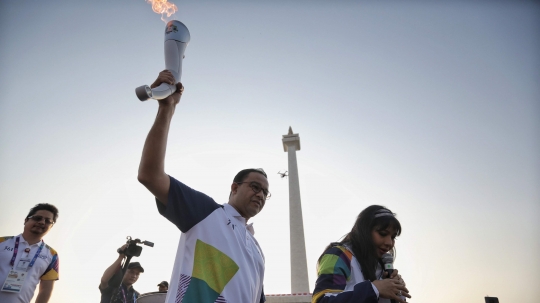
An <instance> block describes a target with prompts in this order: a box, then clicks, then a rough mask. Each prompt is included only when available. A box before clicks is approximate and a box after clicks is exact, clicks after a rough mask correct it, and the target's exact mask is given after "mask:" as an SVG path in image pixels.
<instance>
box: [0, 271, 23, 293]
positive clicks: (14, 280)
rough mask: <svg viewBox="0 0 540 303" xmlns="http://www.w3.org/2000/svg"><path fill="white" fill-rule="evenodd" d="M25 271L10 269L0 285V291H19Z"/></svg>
mask: <svg viewBox="0 0 540 303" xmlns="http://www.w3.org/2000/svg"><path fill="white" fill-rule="evenodd" d="M26 275H27V272H26V271H21V270H17V269H12V270H10V271H9V273H8V276H7V278H6V281H5V282H4V285H3V286H2V289H1V290H2V291H6V292H14V293H19V292H21V289H22V287H23V284H24V280H25V279H26Z"/></svg>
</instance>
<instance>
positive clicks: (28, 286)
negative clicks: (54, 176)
mask: <svg viewBox="0 0 540 303" xmlns="http://www.w3.org/2000/svg"><path fill="white" fill-rule="evenodd" d="M56 219H58V209H57V208H56V207H55V206H54V205H51V204H47V203H41V204H37V205H36V206H34V207H33V208H32V209H30V212H29V213H28V216H26V218H25V220H24V230H23V233H22V234H20V235H18V236H15V237H0V280H1V282H0V283H2V288H1V291H0V302H2V303H28V302H30V300H31V299H32V297H33V296H34V292H35V290H36V286H37V284H38V283H39V291H38V296H37V298H36V301H35V302H36V303H47V302H49V299H50V297H51V294H52V290H53V286H54V282H55V281H56V280H58V272H59V261H58V253H57V252H56V251H55V250H54V249H52V248H51V247H49V246H48V245H46V244H45V242H43V237H44V236H45V235H46V234H47V233H48V232H49V230H51V228H52V226H53V225H54V223H55V222H56Z"/></svg>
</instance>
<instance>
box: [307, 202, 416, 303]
mask: <svg viewBox="0 0 540 303" xmlns="http://www.w3.org/2000/svg"><path fill="white" fill-rule="evenodd" d="M400 234H401V224H400V223H399V221H398V220H397V219H396V217H395V214H394V213H392V212H391V211H390V210H389V209H387V208H385V207H383V206H379V205H371V206H369V207H367V208H366V209H364V210H363V211H362V212H361V213H360V215H358V218H357V219H356V222H355V223H354V226H353V228H352V230H351V231H350V232H349V233H348V234H347V235H345V237H344V238H343V240H341V241H340V242H337V243H331V244H330V245H328V247H326V249H325V251H324V253H323V254H322V255H321V256H320V257H319V260H318V262H317V274H318V278H317V282H316V284H315V290H314V291H313V297H312V299H311V302H312V303H353V302H354V303H376V302H387V303H390V302H400V303H404V302H405V297H407V298H410V297H411V296H410V295H409V291H408V290H407V288H406V287H405V282H404V281H403V280H402V279H401V276H400V275H398V274H397V270H394V271H393V273H392V274H391V275H390V277H388V273H387V272H385V271H384V269H383V268H384V264H383V261H382V256H383V255H384V254H387V253H390V254H391V255H392V256H393V255H394V254H395V249H394V244H395V238H396V237H397V236H399V235H400ZM385 259H386V258H385Z"/></svg>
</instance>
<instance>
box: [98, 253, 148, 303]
mask: <svg viewBox="0 0 540 303" xmlns="http://www.w3.org/2000/svg"><path fill="white" fill-rule="evenodd" d="M127 246H128V245H127V244H125V245H124V246H122V247H121V248H120V249H119V250H118V251H125V250H126V248H127ZM125 257H126V255H124V254H122V253H120V254H118V258H117V259H116V261H114V262H113V264H111V266H109V267H108V268H107V269H106V270H105V272H104V273H103V276H102V277H101V283H100V284H99V291H100V292H101V301H100V303H135V301H136V300H137V298H138V297H139V295H140V294H139V292H138V291H136V290H135V289H134V288H133V284H135V282H137V280H138V279H139V275H140V274H141V273H142V272H144V268H142V266H141V264H140V263H139V262H131V263H129V265H128V268H127V270H126V273H125V275H122V261H123V260H124V258H125Z"/></svg>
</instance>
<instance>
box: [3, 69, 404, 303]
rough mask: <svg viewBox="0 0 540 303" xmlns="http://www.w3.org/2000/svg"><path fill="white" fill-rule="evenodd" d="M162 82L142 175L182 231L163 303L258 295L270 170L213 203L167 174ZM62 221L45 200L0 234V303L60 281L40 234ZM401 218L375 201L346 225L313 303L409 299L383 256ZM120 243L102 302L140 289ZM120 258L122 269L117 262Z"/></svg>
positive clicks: (244, 179) (242, 176) (248, 175)
mask: <svg viewBox="0 0 540 303" xmlns="http://www.w3.org/2000/svg"><path fill="white" fill-rule="evenodd" d="M161 83H168V84H172V85H176V88H177V89H176V92H175V93H174V94H172V95H171V96H169V97H167V98H165V99H163V100H159V108H158V112H157V116H156V118H155V121H154V124H153V125H152V127H151V129H150V131H149V133H148V136H147V138H146V141H145V144H144V148H143V153H142V157H141V161H140V166H139V172H138V180H139V182H141V183H142V184H143V185H144V186H145V187H146V188H147V189H148V190H149V191H150V192H151V193H152V194H153V196H154V197H155V203H156V207H157V210H158V212H159V213H160V214H161V215H162V216H163V217H165V218H166V219H167V220H169V221H170V222H172V223H173V224H174V225H176V226H177V227H178V229H179V230H180V231H181V232H182V234H181V237H180V245H179V246H178V247H179V248H178V251H177V253H176V259H175V261H174V265H173V267H172V276H171V280H170V282H171V284H170V286H171V287H170V290H169V283H168V282H167V281H163V282H160V283H159V284H158V290H159V292H167V291H168V293H167V296H166V298H167V299H166V302H167V303H177V302H238V303H258V302H261V303H262V302H264V301H265V300H266V299H265V295H264V287H263V284H264V283H263V281H264V274H265V261H264V254H263V251H262V249H261V247H260V246H259V243H258V242H257V240H256V239H255V237H254V228H253V224H252V223H248V221H249V220H250V219H251V218H252V217H254V216H256V215H257V214H258V213H259V212H260V211H261V210H262V209H263V208H264V205H265V203H266V200H267V199H269V198H270V196H271V194H270V192H269V183H268V178H267V175H266V173H265V172H264V170H263V169H260V168H248V169H243V170H241V171H240V172H238V173H237V174H236V176H235V177H234V178H233V180H232V183H231V185H230V194H229V198H228V202H227V203H224V204H218V203H217V202H216V201H214V199H212V198H211V197H209V196H207V195H206V194H204V193H202V192H200V191H197V190H195V189H192V188H190V187H189V186H188V185H186V184H184V183H182V182H181V181H178V180H177V179H175V178H174V177H172V176H170V175H168V174H167V173H165V152H166V148H167V139H168V133H169V127H170V123H171V120H172V118H173V115H174V113H175V110H176V106H177V104H178V103H179V101H180V97H181V95H182V93H183V91H184V87H183V86H182V84H181V83H175V79H174V77H173V75H172V74H171V73H170V72H168V71H166V70H165V71H162V72H161V73H160V74H159V75H158V77H157V79H156V81H155V82H154V83H153V84H152V88H154V87H157V86H159V85H160V84H161ZM57 218H58V210H57V209H56V207H54V206H52V205H50V204H38V205H36V206H35V207H34V208H32V209H31V210H30V212H29V214H28V215H27V216H26V218H25V220H24V223H25V225H24V231H23V233H22V234H20V235H18V236H15V237H3V238H0V245H2V246H1V247H0V249H1V250H0V279H3V280H4V281H5V282H4V284H3V286H2V291H0V302H2V303H28V302H29V301H30V300H31V299H32V297H33V295H34V292H35V289H36V287H37V285H38V284H39V290H38V295H37V298H36V303H46V302H48V301H49V298H50V296H51V293H52V290H53V286H54V281H55V280H58V277H59V275H58V272H59V261H58V254H57V252H56V251H55V250H54V249H52V248H51V247H49V246H48V245H45V243H44V242H43V237H44V236H45V235H46V234H47V232H48V231H49V230H50V229H51V228H52V226H53V225H54V223H55V222H56V220H57ZM401 230H402V229H401V224H400V223H399V221H398V220H397V218H396V215H395V214H394V213H393V212H392V211H390V210H389V209H388V208H385V207H383V206H378V205H372V206H369V207H367V208H365V209H364V210H362V211H361V212H360V214H359V216H358V218H357V220H356V222H355V223H354V225H353V227H352V229H351V231H350V232H349V233H348V234H347V235H346V236H345V237H344V238H343V239H342V240H341V241H339V242H335V243H331V244H329V245H328V247H327V248H326V249H325V250H324V252H323V253H322V255H321V256H320V258H319V260H318V264H317V274H318V278H317V281H316V283H315V288H314V291H313V297H312V303H340V302H343V303H345V302H351V303H352V302H355V303H375V302H390V300H393V301H395V302H400V303H404V302H405V301H406V298H410V297H411V296H410V295H409V291H408V289H407V287H406V285H405V282H404V280H403V278H402V277H401V275H400V274H398V272H397V270H394V271H393V272H392V273H391V274H390V275H389V274H388V273H387V272H386V271H384V270H383V263H382V257H383V255H384V254H386V253H390V254H393V253H394V249H395V248H394V244H395V238H396V237H397V236H399V235H400V234H401ZM125 248H126V246H125V245H124V246H123V247H121V248H120V249H119V251H120V253H119V255H118V257H117V259H116V260H115V261H114V262H113V263H112V264H111V265H110V266H109V267H108V268H107V269H106V270H105V272H104V273H103V276H102V278H101V281H100V284H99V291H100V292H101V303H134V302H136V300H137V298H138V297H139V296H140V293H139V292H137V291H136V290H135V289H134V287H133V284H135V282H137V280H138V278H139V275H140V274H141V273H144V268H143V267H142V266H141V264H140V263H139V262H131V263H129V264H126V263H125V262H126V261H125V260H126V256H125V255H124V254H123V253H122V251H124V250H125ZM123 264H124V266H122V265H123Z"/></svg>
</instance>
